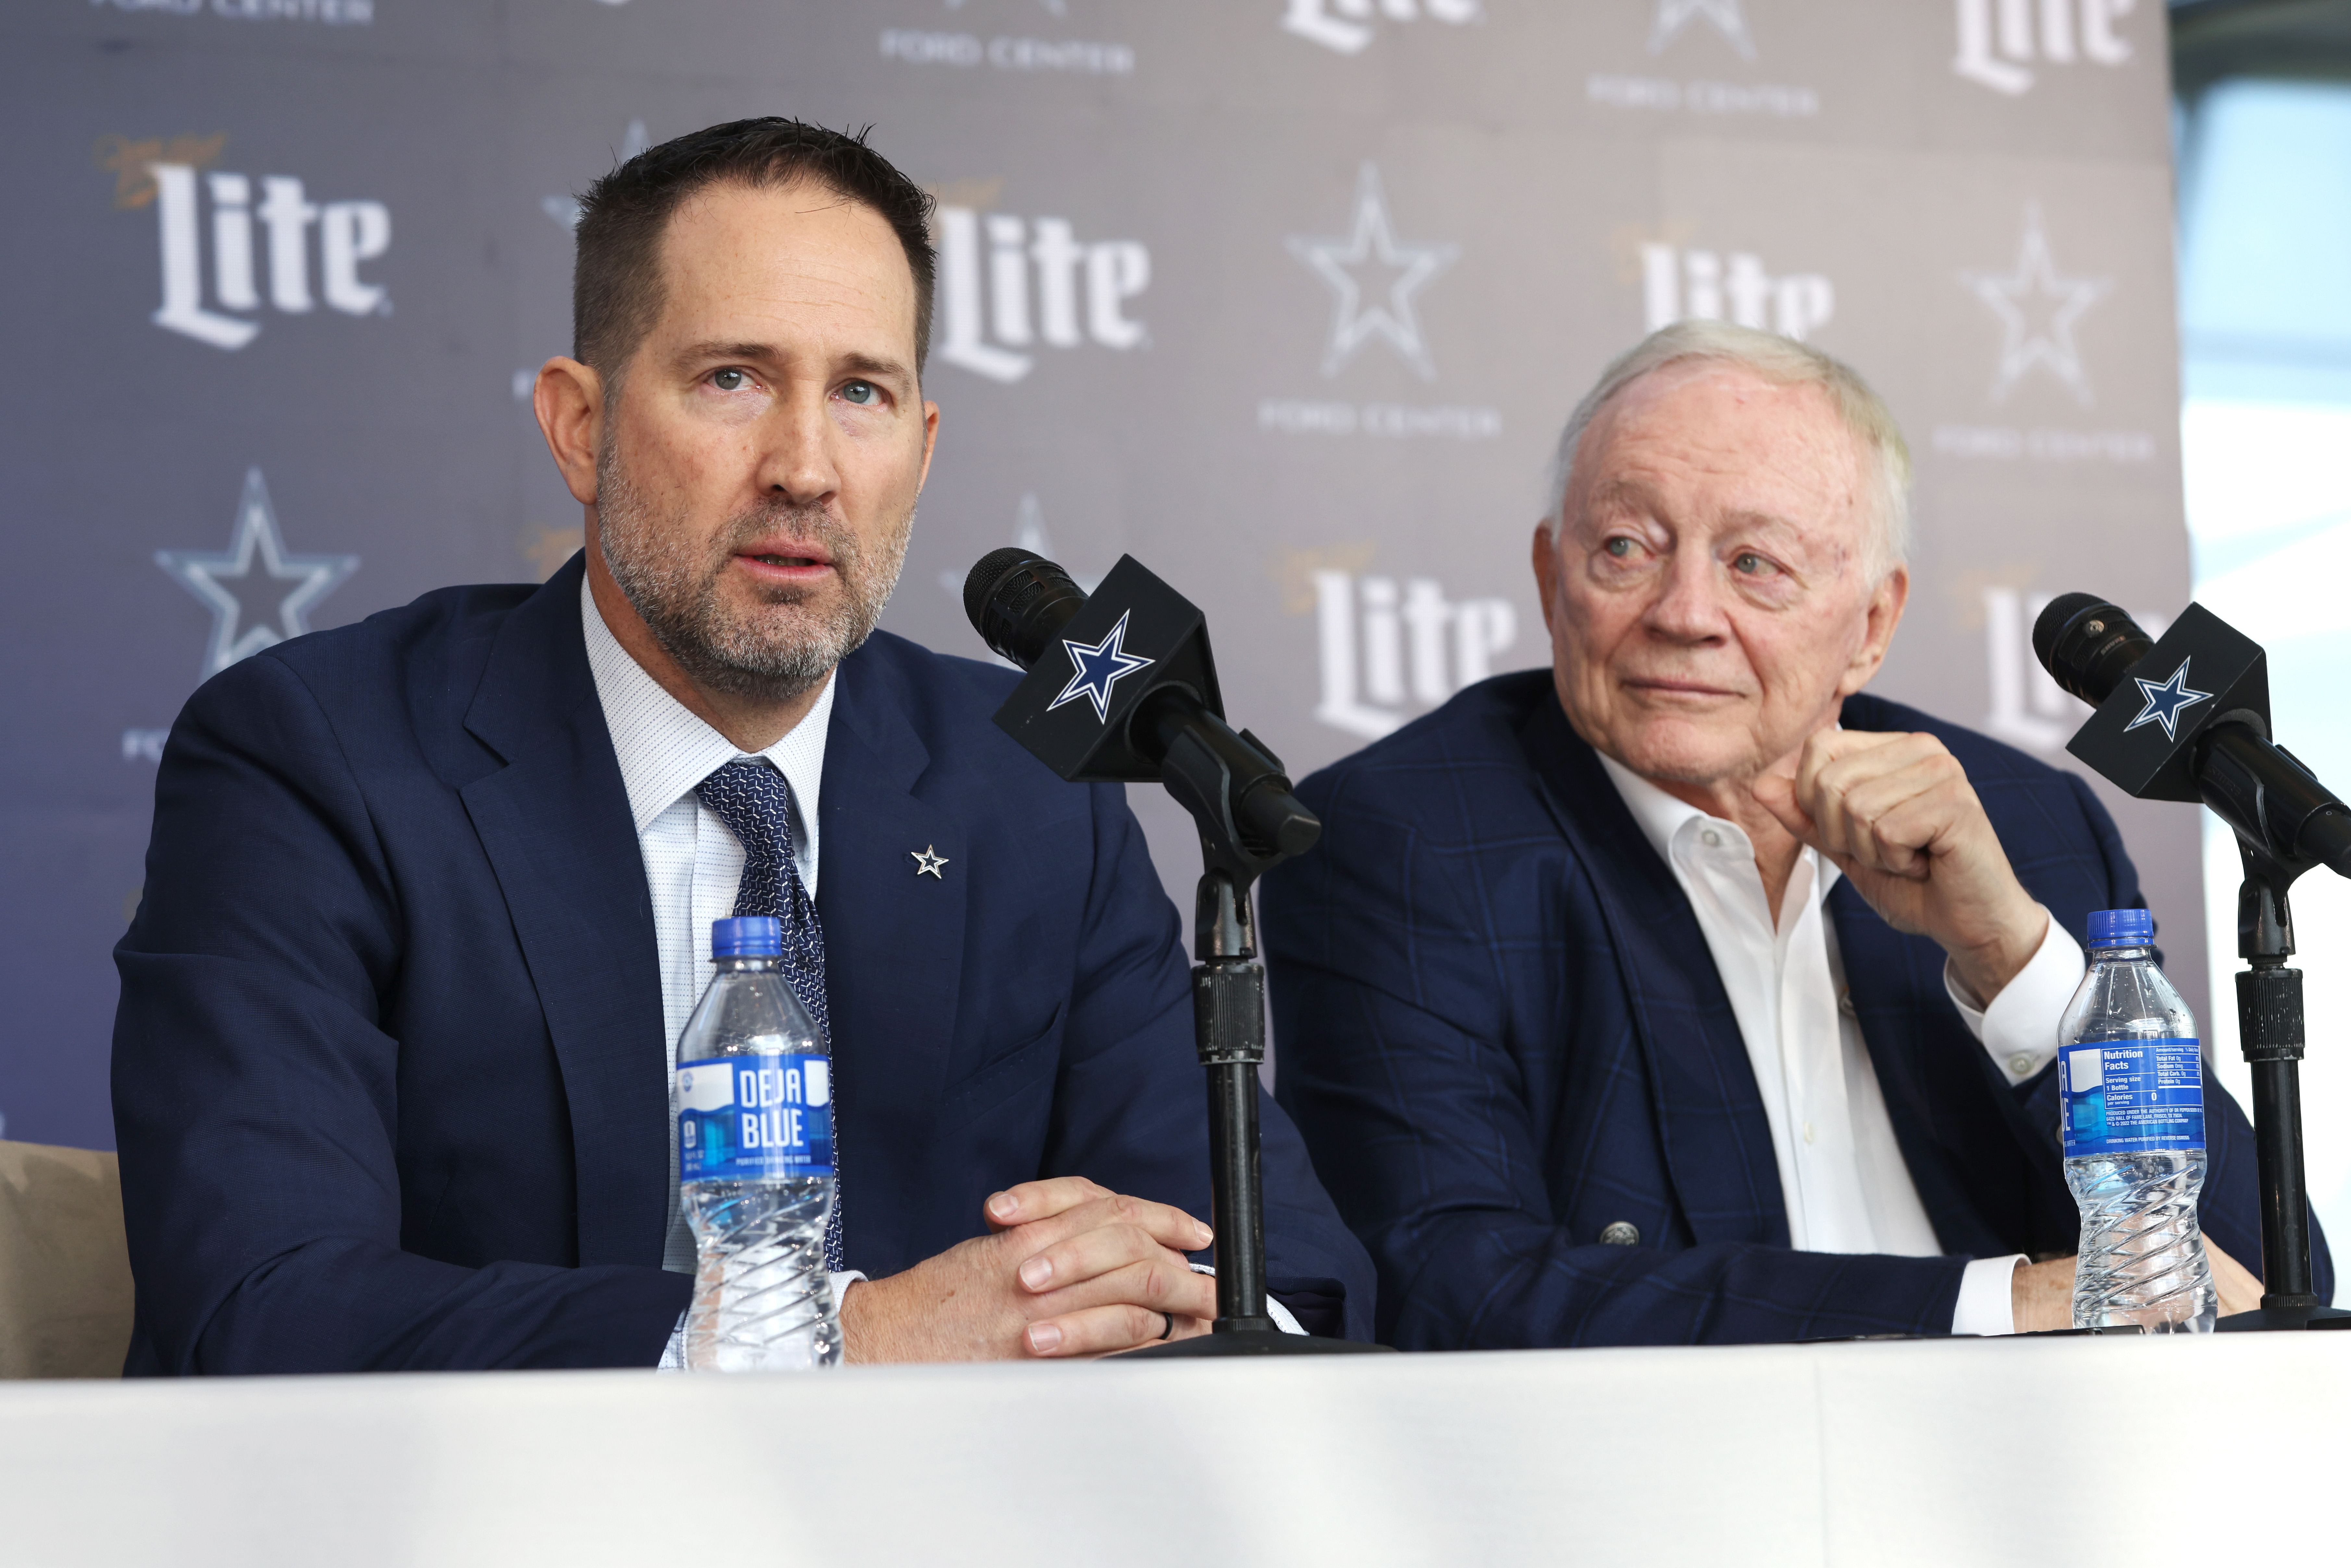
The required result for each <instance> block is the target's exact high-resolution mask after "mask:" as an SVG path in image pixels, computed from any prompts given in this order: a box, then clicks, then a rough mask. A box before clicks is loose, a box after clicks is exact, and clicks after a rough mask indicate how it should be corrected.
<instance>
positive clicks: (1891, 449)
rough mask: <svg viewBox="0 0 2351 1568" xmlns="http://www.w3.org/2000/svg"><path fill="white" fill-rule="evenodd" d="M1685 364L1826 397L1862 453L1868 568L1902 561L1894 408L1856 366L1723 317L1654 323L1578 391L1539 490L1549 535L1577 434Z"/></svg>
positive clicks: (1557, 523)
mask: <svg viewBox="0 0 2351 1568" xmlns="http://www.w3.org/2000/svg"><path fill="white" fill-rule="evenodd" d="M1688 361H1710V362H1714V363H1719V364H1726V365H1736V366H1738V367H1739V368H1740V369H1741V370H1745V371H1751V372H1752V373H1754V374H1755V375H1757V376H1760V377H1761V378H1762V379H1763V380H1765V381H1767V382H1771V383H1772V384H1774V385H1776V386H1809V387H1818V388H1820V389H1821V390H1822V391H1823V392H1826V393H1827V394H1828V395H1829V401H1830V402H1834V404H1835V405H1836V411H1837V413H1839V414H1840V415H1841V416H1843V418H1844V423H1845V428H1846V429H1847V430H1849V431H1851V432H1852V433H1853V440H1854V444H1855V447H1857V448H1858V449H1859V450H1860V452H1861V454H1862V457H1863V466H1864V468H1865V470H1867V471H1868V477H1869V479H1870V480H1871V481H1872V486H1871V487H1872V488H1873V489H1874V490H1875V491H1876V506H1874V507H1871V508H1870V510H1871V512H1872V513H1873V514H1874V517H1875V521H1876V524H1877V528H1876V540H1875V544H1876V549H1874V550H1873V551H1872V552H1871V553H1872V555H1873V557H1874V558H1875V559H1873V561H1872V565H1873V566H1874V567H1875V569H1876V573H1877V575H1879V576H1881V577H1882V576H1883V575H1885V574H1886V572H1889V571H1891V570H1894V569H1895V568H1896V567H1897V566H1900V565H1901V564H1903V563H1904V562H1905V561H1906V560H1907V559H1909V554H1910V448H1909V447H1908V446H1907V444H1904V442H1903V440H1902V432H1901V430H1900V428H1899V427H1897V426H1896V424H1895V423H1894V411H1893V410H1891V409H1889V408H1887V407H1886V400H1885V399H1884V398H1881V397H1879V396H1878V395H1877V393H1876V392H1875V391H1873V390H1872V389H1871V387H1870V385H1869V383H1868V382H1865V381H1863V380H1862V379H1861V375H1860V373H1859V372H1858V371H1855V370H1854V369H1853V367H1852V366H1850V365H1847V364H1845V363H1844V362H1843V361H1838V360H1834V359H1831V358H1830V357H1829V356H1828V355H1826V354H1823V353H1822V352H1821V351H1820V350H1818V349H1808V348H1806V347H1805V346H1804V345H1803V344H1802V343H1799V342H1797V341H1795V340H1793V339H1791V338H1782V337H1781V336H1779V335H1778V334H1777V333H1772V332H1762V331H1758V330H1756V329H1754V328H1752V327H1737V326H1733V325H1731V324H1730V323H1729V322H1728V321H1681V322H1677V323H1676V324H1675V325H1673V326H1671V327H1666V328H1661V329H1658V330H1657V331H1655V332H1652V333H1650V334H1649V335H1648V336H1647V337H1646V338H1644V339H1642V340H1640V342H1638V343H1636V344H1635V345H1634V346H1633V347H1632V348H1631V349H1630V350H1626V351H1625V353H1623V354H1620V355H1618V356H1617V358H1616V360H1615V361H1614V362H1613V363H1612V364H1610V365H1609V367H1608V368H1607V369H1606V370H1604V371H1601V372H1600V380H1599V381H1598V382H1595V383H1594V384H1593V388H1592V390H1591V391H1590V392H1586V393H1584V394H1583V402H1579V403H1577V404H1576V405H1575V412H1574V413H1572V414H1570V415H1568V418H1567V428H1566V429H1564V430H1562V431H1561V432H1560V433H1559V449H1558V450H1557V451H1556V452H1555V453H1553V454H1552V461H1551V476H1550V479H1549V482H1548V484H1547V486H1546V487H1545V495H1546V497H1547V498H1548V501H1549V504H1550V510H1549V512H1548V514H1547V516H1546V521H1547V522H1548V523H1549V525H1550V528H1551V531H1552V538H1558V537H1559V530H1560V527H1561V525H1562V523H1563V522H1564V521H1565V520H1566V518H1565V514H1566V511H1567V493H1568V486H1569V485H1570V483H1571V482H1572V481H1573V478H1574V476H1575V474H1574V470H1575V449H1576V447H1577V446H1578V445H1579V444H1581V443H1582V442H1583V432H1584V430H1585V428H1586V427H1587V426H1589V425H1590V424H1591V423H1592V422H1593V420H1594V419H1596V418H1598V417H1599V415H1600V411H1601V410H1602V409H1604V408H1605V407H1607V406H1608V404H1609V402H1611V401H1612V400H1613V399H1614V398H1615V396H1616V394H1617V393H1619V392H1623V391H1624V390H1625V388H1626V387H1628V386H1631V385H1632V384H1633V383H1634V382H1636V381H1639V380H1640V379H1641V378H1642V377H1643V376H1646V375H1648V374H1649V373H1651V372H1652V371H1661V370H1664V369H1665V368H1666V367H1667V366H1668V365H1676V364H1682V363H1686V362H1688Z"/></svg>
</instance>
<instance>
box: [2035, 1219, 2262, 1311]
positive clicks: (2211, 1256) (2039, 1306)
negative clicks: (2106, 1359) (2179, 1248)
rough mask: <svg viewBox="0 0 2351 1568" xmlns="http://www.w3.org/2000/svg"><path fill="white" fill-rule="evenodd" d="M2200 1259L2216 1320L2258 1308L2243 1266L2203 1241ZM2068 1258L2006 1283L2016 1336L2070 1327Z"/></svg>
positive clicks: (2257, 1287) (2254, 1285)
mask: <svg viewBox="0 0 2351 1568" xmlns="http://www.w3.org/2000/svg"><path fill="white" fill-rule="evenodd" d="M2204 1256H2205V1258H2206V1259H2207V1260H2209V1261H2210V1263H2211V1265H2212V1288H2213V1289H2214V1290H2215V1291H2218V1292H2219V1293H2220V1316H2222V1317H2224V1318H2226V1317H2233V1316H2235V1315H2236V1314H2237V1313H2239V1312H2252V1310H2253V1309H2254V1308H2255V1307H2258V1306H2260V1305H2261V1304H2262V1282H2261V1281H2259V1280H2256V1279H2254V1278H2253V1276H2252V1274H2251V1273H2249V1272H2248V1271H2247V1270H2246V1269H2245V1266H2244V1265H2243V1264H2241V1263H2240V1262H2238V1261H2237V1260H2235V1259H2234V1258H2231V1257H2230V1256H2229V1255H2228V1254H2227V1253H2226V1252H2223V1251H2221V1250H2220V1248H2218V1247H2216V1246H2214V1245H2213V1244H2212V1239H2211V1238H2210V1237H2209V1236H2208V1237H2206V1238H2205V1239H2204ZM2075 1261H2076V1260H2074V1259H2072V1258H2053V1259H2052V1260H2049V1261H2048V1262H2046V1263H2032V1264H2028V1265H2026V1266H2025V1267H2023V1268H2022V1269H2019V1270H2017V1271H2016V1272H2015V1274H2014V1275H2013V1276H2011V1279H2010V1281H2009V1304H2010V1306H2011V1309H2012V1310H2013V1312H2014V1313H2015V1316H2016V1332H2017V1333H2042V1332H2043V1331H2044V1330H2047V1329H2069V1328H2072V1327H2073V1326H2074V1262H2075Z"/></svg>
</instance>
